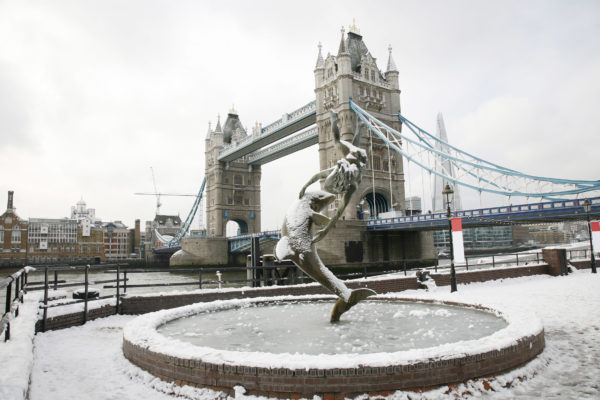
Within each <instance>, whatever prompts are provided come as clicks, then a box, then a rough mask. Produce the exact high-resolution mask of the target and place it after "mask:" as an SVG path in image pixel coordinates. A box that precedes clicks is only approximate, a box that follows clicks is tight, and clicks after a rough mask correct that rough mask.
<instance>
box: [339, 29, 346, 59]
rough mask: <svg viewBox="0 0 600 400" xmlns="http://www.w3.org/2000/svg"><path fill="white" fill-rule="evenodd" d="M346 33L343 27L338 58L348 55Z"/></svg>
mask: <svg viewBox="0 0 600 400" xmlns="http://www.w3.org/2000/svg"><path fill="white" fill-rule="evenodd" d="M345 32H346V31H345V30H344V27H343V26H342V40H340V47H339V48H338V56H340V55H341V54H345V53H346V40H345V38H344V34H345Z"/></svg>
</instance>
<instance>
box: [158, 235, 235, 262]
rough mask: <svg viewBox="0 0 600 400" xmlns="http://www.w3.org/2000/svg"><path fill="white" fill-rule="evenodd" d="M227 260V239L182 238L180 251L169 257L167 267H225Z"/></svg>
mask: <svg viewBox="0 0 600 400" xmlns="http://www.w3.org/2000/svg"><path fill="white" fill-rule="evenodd" d="M227 258H228V249H227V238H219V237H211V238H208V237H203V238H183V239H181V250H179V251H178V252H176V253H175V254H173V256H171V259H170V260H169V265H171V266H177V265H218V264H223V265H225V264H227Z"/></svg>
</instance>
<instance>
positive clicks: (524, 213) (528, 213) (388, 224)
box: [367, 197, 600, 231]
mask: <svg viewBox="0 0 600 400" xmlns="http://www.w3.org/2000/svg"><path fill="white" fill-rule="evenodd" d="M588 200H589V201H590V202H591V204H592V209H591V212H590V217H592V218H600V197H594V198H590V199H588ZM583 201H584V200H583V199H581V200H560V201H549V202H541V203H530V204H518V205H510V206H501V207H491V208H480V209H474V210H462V211H456V212H453V214H452V215H453V216H454V217H460V218H462V224H463V226H465V227H476V226H491V225H502V224H526V223H544V222H559V221H566V220H575V219H585V218H586V217H587V216H586V213H585V212H584V211H583ZM447 228H448V217H447V214H446V213H445V212H442V213H434V214H420V215H412V216H406V217H394V218H379V219H371V220H369V221H368V222H367V230H368V231H378V230H410V231H415V230H418V231H426V230H439V229H447Z"/></svg>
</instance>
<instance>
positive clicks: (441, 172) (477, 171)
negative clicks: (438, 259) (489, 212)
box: [350, 100, 600, 200]
mask: <svg viewBox="0 0 600 400" xmlns="http://www.w3.org/2000/svg"><path fill="white" fill-rule="evenodd" d="M350 107H351V108H352V110H354V112H355V113H356V114H357V115H358V117H359V118H360V119H361V120H362V121H363V122H364V123H365V124H366V125H367V126H368V127H369V129H370V130H372V131H373V132H374V133H375V134H376V135H377V136H378V137H379V138H381V139H382V140H383V141H384V142H385V143H386V144H387V145H389V146H390V148H392V149H394V150H395V151H397V152H398V153H400V154H402V156H403V157H404V158H406V159H407V160H408V161H409V162H411V161H412V162H413V163H414V164H417V165H418V166H419V167H421V168H422V169H424V170H425V171H428V172H429V173H430V174H435V175H438V176H440V177H441V178H442V179H444V180H446V181H449V182H453V183H454V184H458V185H461V186H464V187H468V188H470V189H473V190H476V191H478V192H479V193H481V192H486V193H493V194H499V195H503V196H509V197H515V196H519V197H533V198H542V199H549V200H558V198H561V197H563V198H564V197H567V198H570V197H579V196H580V195H581V194H583V193H586V194H587V195H589V196H598V195H599V194H600V180H595V181H593V180H573V179H558V178H549V177H541V176H535V175H529V174H524V173H522V172H519V171H515V170H513V169H510V168H506V167H503V166H501V165H498V164H494V163H491V162H489V161H486V160H484V159H482V158H479V157H476V156H474V155H472V154H469V153H467V152H465V151H463V150H461V149H459V148H457V147H455V146H452V145H451V144H449V143H447V142H445V141H443V140H441V139H439V138H437V137H436V136H435V135H432V134H430V133H428V132H427V131H425V130H424V129H421V128H420V127H418V126H417V125H416V124H414V123H412V122H411V121H409V120H408V119H406V118H405V117H403V116H402V115H401V114H400V113H398V118H399V119H400V121H402V122H403V123H404V125H405V126H406V127H407V128H408V129H409V130H410V131H411V132H412V133H413V134H414V136H415V137H416V139H415V138H413V137H408V136H407V135H405V134H403V133H401V132H398V131H396V130H394V129H393V128H391V127H389V126H387V125H386V124H384V123H383V122H381V121H379V120H378V119H377V118H375V117H373V116H372V115H370V114H369V113H368V112H367V111H365V110H363V109H362V108H360V107H359V106H358V105H357V104H356V103H354V102H353V101H352V100H350ZM436 143H437V144H439V145H441V146H439V145H438V146H435V144H436ZM436 147H437V148H436ZM430 158H433V160H434V161H433V162H431V160H430ZM428 159H429V161H428ZM431 164H434V165H433V166H432V165H431ZM448 166H449V167H448ZM448 169H450V170H451V169H454V173H452V172H451V171H450V170H448Z"/></svg>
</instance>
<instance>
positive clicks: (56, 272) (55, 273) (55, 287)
mask: <svg viewBox="0 0 600 400" xmlns="http://www.w3.org/2000/svg"><path fill="white" fill-rule="evenodd" d="M56 289H58V271H54V290H56Z"/></svg>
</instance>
